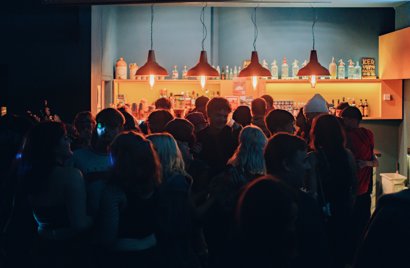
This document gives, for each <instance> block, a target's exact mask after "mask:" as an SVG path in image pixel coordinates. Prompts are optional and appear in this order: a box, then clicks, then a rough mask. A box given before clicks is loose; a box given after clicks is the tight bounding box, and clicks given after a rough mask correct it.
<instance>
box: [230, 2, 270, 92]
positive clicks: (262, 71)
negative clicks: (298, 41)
mask: <svg viewBox="0 0 410 268" xmlns="http://www.w3.org/2000/svg"><path fill="white" fill-rule="evenodd" d="M251 20H252V23H253V26H254V39H253V51H252V55H251V62H250V63H249V65H248V66H247V67H246V68H244V69H243V70H242V71H241V72H240V73H239V75H238V77H251V78H252V86H253V89H254V90H256V88H257V86H258V80H259V77H269V76H271V73H270V71H269V70H268V69H266V68H264V67H263V66H262V65H261V64H260V63H259V57H258V52H257V51H256V40H257V39H258V27H257V25H256V7H255V8H254V11H253V15H252V17H251Z"/></svg>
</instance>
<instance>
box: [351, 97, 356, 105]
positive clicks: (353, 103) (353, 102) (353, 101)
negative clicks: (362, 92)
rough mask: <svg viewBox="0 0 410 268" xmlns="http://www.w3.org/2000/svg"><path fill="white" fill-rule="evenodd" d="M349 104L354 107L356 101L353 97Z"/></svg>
mask: <svg viewBox="0 0 410 268" xmlns="http://www.w3.org/2000/svg"><path fill="white" fill-rule="evenodd" d="M350 106H353V107H356V101H355V100H354V98H353V100H352V104H351V105H350Z"/></svg>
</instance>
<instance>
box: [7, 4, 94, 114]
mask: <svg viewBox="0 0 410 268" xmlns="http://www.w3.org/2000/svg"><path fill="white" fill-rule="evenodd" d="M0 25H1V36H2V42H0V51H2V52H3V53H2V55H1V57H0V71H1V73H2V75H1V76H0V77H1V78H2V80H1V81H2V82H1V86H0V89H1V90H0V92H1V93H0V102H1V105H6V106H7V108H8V111H9V112H12V113H23V112H25V111H26V110H32V111H34V112H37V111H38V110H39V109H40V108H41V106H42V101H43V100H44V99H47V100H48V101H49V105H50V106H51V108H52V109H53V111H54V112H55V113H57V114H59V115H60V116H61V117H62V118H63V120H65V121H71V120H72V119H73V117H74V115H75V113H76V112H77V111H81V110H89V109H90V70H91V65H90V64H91V63H90V58H91V54H90V53H91V39H90V38H91V9H90V8H89V7H55V6H44V5H42V4H41V3H40V0H38V1H30V0H25V1H18V3H13V1H7V3H6V4H3V3H2V8H1V9H0Z"/></svg>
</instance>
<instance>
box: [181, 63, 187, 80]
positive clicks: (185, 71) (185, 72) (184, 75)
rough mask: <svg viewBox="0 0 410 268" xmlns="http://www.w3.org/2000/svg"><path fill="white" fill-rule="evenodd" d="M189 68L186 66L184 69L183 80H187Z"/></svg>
mask: <svg viewBox="0 0 410 268" xmlns="http://www.w3.org/2000/svg"><path fill="white" fill-rule="evenodd" d="M187 73H188V68H187V66H186V65H184V69H183V70H182V79H187Z"/></svg>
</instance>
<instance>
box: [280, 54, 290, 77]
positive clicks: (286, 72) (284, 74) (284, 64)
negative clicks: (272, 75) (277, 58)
mask: <svg viewBox="0 0 410 268" xmlns="http://www.w3.org/2000/svg"><path fill="white" fill-rule="evenodd" d="M281 78H282V79H288V78H289V66H288V62H287V60H286V57H284V58H283V62H282V76H281Z"/></svg>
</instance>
